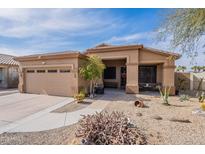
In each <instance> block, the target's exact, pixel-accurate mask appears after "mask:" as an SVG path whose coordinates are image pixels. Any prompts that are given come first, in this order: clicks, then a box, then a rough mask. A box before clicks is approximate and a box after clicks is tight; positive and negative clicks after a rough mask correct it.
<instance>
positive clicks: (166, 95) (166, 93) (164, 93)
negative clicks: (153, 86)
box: [158, 86, 171, 105]
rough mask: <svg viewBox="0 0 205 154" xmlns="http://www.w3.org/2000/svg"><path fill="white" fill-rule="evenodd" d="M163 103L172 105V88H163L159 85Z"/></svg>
mask: <svg viewBox="0 0 205 154" xmlns="http://www.w3.org/2000/svg"><path fill="white" fill-rule="evenodd" d="M158 89H159V92H160V95H161V98H162V101H163V104H164V105H170V104H169V94H170V90H171V87H164V88H163V89H162V88H161V87H160V86H159V87H158Z"/></svg>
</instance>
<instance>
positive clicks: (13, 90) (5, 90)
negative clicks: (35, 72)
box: [0, 88, 19, 96]
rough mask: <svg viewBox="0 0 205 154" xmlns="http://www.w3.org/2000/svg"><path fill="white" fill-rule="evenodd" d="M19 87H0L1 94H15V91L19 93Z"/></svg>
mask: <svg viewBox="0 0 205 154" xmlns="http://www.w3.org/2000/svg"><path fill="white" fill-rule="evenodd" d="M18 92H19V91H18V89H16V88H12V89H4V88H0V96H4V95H9V94H14V93H18Z"/></svg>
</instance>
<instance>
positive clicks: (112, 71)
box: [104, 67, 116, 79]
mask: <svg viewBox="0 0 205 154" xmlns="http://www.w3.org/2000/svg"><path fill="white" fill-rule="evenodd" d="M104 79H116V67H106V69H105V70H104Z"/></svg>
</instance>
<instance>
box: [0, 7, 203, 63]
mask: <svg viewBox="0 0 205 154" xmlns="http://www.w3.org/2000/svg"><path fill="white" fill-rule="evenodd" d="M166 11H168V10H167V9H0V23H1V24H0V53H5V54H12V55H17V56H20V55H28V54H35V53H47V52H56V51H66V50H79V51H84V50H85V49H87V48H91V47H94V46H96V45H98V44H100V43H109V44H114V45H120V44H144V45H145V46H148V47H154V48H158V49H164V50H171V51H173V49H171V48H170V42H169V41H164V42H162V41H161V42H157V41H156V34H157V32H156V29H157V28H158V27H159V25H160V23H161V21H162V19H163V17H164V16H163V14H164V13H165V12H166ZM176 52H179V53H180V51H176ZM199 52H200V54H199V57H198V58H196V59H195V61H196V62H197V63H198V64H199V65H205V63H204V55H203V54H202V52H203V49H201V50H200V51H199ZM177 64H181V65H186V66H189V65H190V60H189V59H188V58H187V57H186V56H185V55H183V57H182V58H181V59H180V60H178V61H177Z"/></svg>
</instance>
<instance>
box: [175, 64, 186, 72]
mask: <svg viewBox="0 0 205 154" xmlns="http://www.w3.org/2000/svg"><path fill="white" fill-rule="evenodd" d="M186 69H187V68H186V66H181V65H179V66H178V67H177V68H176V71H177V72H181V71H182V72H184V71H185V70H186Z"/></svg>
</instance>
